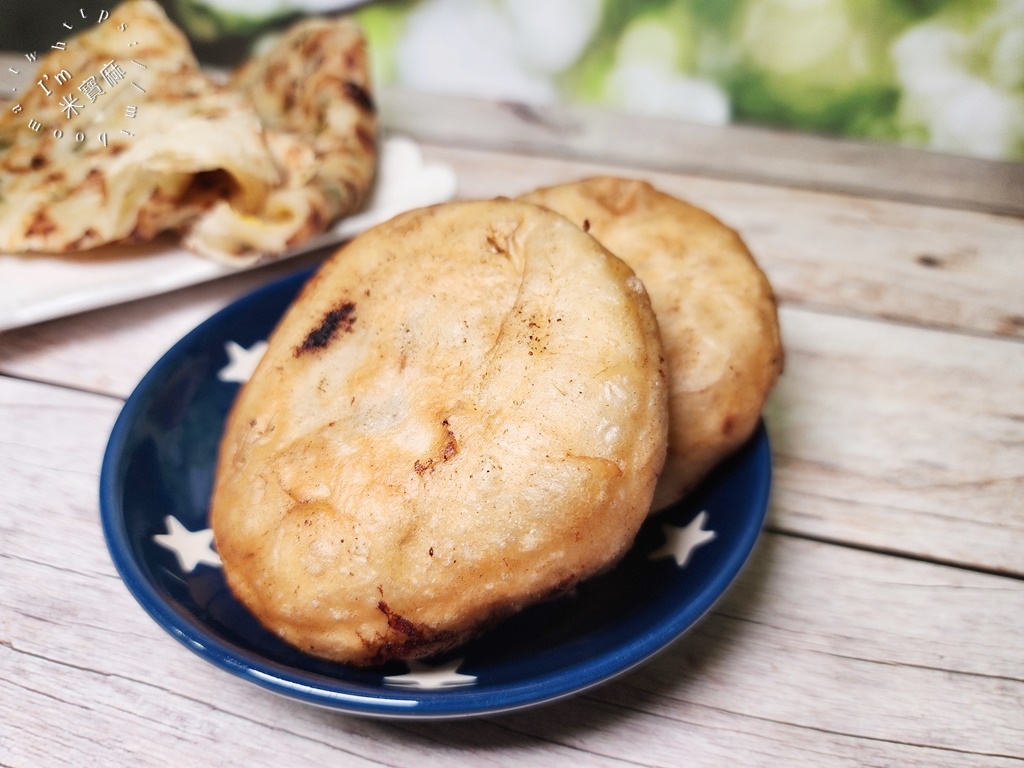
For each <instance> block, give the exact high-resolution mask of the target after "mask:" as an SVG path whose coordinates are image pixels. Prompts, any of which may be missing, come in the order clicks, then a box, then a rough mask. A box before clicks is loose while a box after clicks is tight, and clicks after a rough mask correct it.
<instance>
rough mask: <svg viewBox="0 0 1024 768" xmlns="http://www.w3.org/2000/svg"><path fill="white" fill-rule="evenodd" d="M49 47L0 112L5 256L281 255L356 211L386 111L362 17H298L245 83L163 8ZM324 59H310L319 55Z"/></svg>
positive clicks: (134, 9) (120, 10) (135, 8)
mask: <svg viewBox="0 0 1024 768" xmlns="http://www.w3.org/2000/svg"><path fill="white" fill-rule="evenodd" d="M87 30H88V31H85V32H82V33H81V34H77V35H74V36H69V37H68V39H67V40H66V41H64V42H62V45H63V48H60V49H51V50H50V51H49V52H48V53H47V55H45V56H43V57H42V58H41V59H40V60H39V64H38V71H37V73H36V75H35V79H36V80H38V81H39V83H41V85H39V84H37V85H35V86H33V87H32V88H30V89H28V90H27V91H26V92H25V93H24V94H22V95H21V96H20V97H19V100H18V102H17V103H16V104H15V103H10V102H8V103H5V104H4V109H3V111H2V113H0V147H2V148H3V151H2V152H0V252H6V253H21V252H48V253H63V252H72V251H84V250H88V249H91V248H94V247H96V246H100V245H105V244H109V243H132V242H141V241H147V240H151V239H153V238H154V237H155V236H156V235H158V234H159V233H161V232H164V231H171V232H176V233H180V234H181V235H183V236H184V242H185V244H186V245H187V246H188V247H189V248H191V249H192V250H194V251H196V252H199V253H202V254H204V255H206V256H209V257H212V258H215V259H218V260H225V261H230V262H233V263H246V262H252V261H254V260H258V259H260V258H266V257H273V256H276V255H279V254H281V253H283V252H284V251H285V250H287V248H289V247H290V246H292V245H295V244H297V243H299V242H301V241H302V240H304V239H306V238H308V237H310V236H311V235H313V234H317V233H319V232H322V231H323V230H324V229H325V228H326V227H327V225H328V224H329V223H330V222H331V221H332V220H333V219H334V218H337V217H338V216H341V215H344V214H345V213H348V212H350V211H353V210H355V209H356V208H357V207H358V206H359V205H360V204H361V202H362V199H363V197H364V196H365V194H366V192H367V190H368V189H369V187H370V184H371V182H372V178H373V168H374V164H375V160H376V146H375V134H376V118H375V115H374V109H373V103H372V99H371V98H370V96H369V93H370V84H369V76H368V66H367V62H366V55H365V47H364V44H363V40H362V37H361V35H360V33H359V30H358V28H357V27H355V25H354V23H353V22H351V21H349V20H346V19H339V20H333V21H323V20H312V21H308V22H302V23H300V24H299V25H298V26H297V27H296V28H295V29H293V30H291V31H290V32H288V33H287V34H285V35H284V36H282V38H281V39H280V40H279V41H278V42H277V43H276V44H275V45H274V46H273V47H272V48H271V49H270V50H269V51H268V52H267V53H265V54H263V55H262V56H260V57H258V58H257V59H255V60H254V61H252V62H250V63H249V64H247V65H246V66H245V68H244V70H243V71H241V72H239V73H238V75H237V78H236V81H235V82H233V83H230V82H226V81H225V80H223V79H218V78H216V77H213V76H211V75H208V74H207V73H205V72H203V71H201V70H200V68H199V64H198V62H197V61H196V59H195V57H194V56H193V54H192V51H191V49H190V47H189V44H188V41H187V39H186V38H185V36H184V35H183V34H182V33H181V32H180V31H179V30H178V29H177V28H176V27H175V26H174V25H173V24H172V23H171V22H170V21H169V20H168V19H167V17H166V15H165V14H164V12H163V10H162V9H161V8H160V6H159V5H158V4H157V3H155V2H152V0H130V1H129V2H125V3H122V4H121V5H118V6H117V7H116V8H115V9H114V10H113V11H112V12H111V13H110V15H109V18H105V19H104V20H103V21H102V22H101V23H96V24H92V25H91V26H90V27H88V28H87ZM310 55H312V58H309V57H310Z"/></svg>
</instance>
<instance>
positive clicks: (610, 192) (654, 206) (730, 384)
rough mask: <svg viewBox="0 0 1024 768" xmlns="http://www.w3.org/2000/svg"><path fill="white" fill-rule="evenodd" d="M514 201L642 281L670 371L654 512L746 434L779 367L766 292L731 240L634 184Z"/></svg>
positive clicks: (593, 184)
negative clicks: (603, 250) (561, 219)
mask: <svg viewBox="0 0 1024 768" xmlns="http://www.w3.org/2000/svg"><path fill="white" fill-rule="evenodd" d="M521 199H522V200H527V201H529V202H532V203H537V204H539V205H543V206H545V207H547V208H550V209H552V210H554V211H557V212H558V213H561V214H562V215H564V216H566V217H567V218H569V219H571V220H572V221H573V222H575V223H576V224H577V225H579V226H581V227H582V228H583V229H585V230H587V231H588V232H590V234H592V235H593V236H594V237H596V238H597V239H598V240H599V241H600V242H601V243H602V244H603V245H604V246H605V247H607V248H608V249H609V250H611V251H612V252H613V253H615V254H616V255H617V256H619V257H620V258H622V259H623V260H625V262H626V263H627V264H629V265H630V266H631V267H632V268H633V269H634V270H635V271H636V274H637V275H638V276H639V277H640V279H641V280H643V282H644V285H646V286H647V290H648V291H649V292H650V296H651V304H652V305H653V306H654V312H655V314H656V316H657V318H658V325H659V327H660V328H661V336H662V342H663V343H664V345H665V356H666V361H667V364H668V373H669V390H670V394H669V412H670V426H669V447H668V457H667V459H666V461H665V470H664V472H663V475H662V477H661V479H660V481H659V483H658V489H657V493H656V497H655V503H654V509H655V510H657V509H660V508H663V507H664V506H666V505H667V504H669V503H672V502H673V501H676V500H678V499H679V498H680V497H681V496H683V495H684V494H685V493H687V492H688V491H690V490H692V489H693V488H694V487H695V486H696V485H697V484H698V483H699V482H700V480H701V479H702V478H704V476H705V475H707V473H708V472H709V471H710V470H711V469H712V468H713V467H714V466H715V465H716V464H718V463H719V462H720V461H721V460H722V459H723V458H724V457H726V456H728V455H729V454H730V453H732V452H733V451H735V450H736V449H737V448H738V447H739V446H740V445H742V444H743V443H744V442H745V441H746V440H747V438H748V437H750V435H751V433H752V432H753V430H754V428H755V427H756V426H757V422H758V418H759V416H760V413H761V407H762V406H763V404H764V401H765V399H766V398H767V396H768V394H769V392H770V391H771V389H772V386H773V385H774V383H775V380H776V378H777V377H778V375H779V374H780V373H781V371H782V364H783V352H782V344H781V340H780V338H779V324H778V314H777V310H776V305H775V298H774V296H773V294H772V289H771V286H770V285H769V284H768V280H767V279H766V278H765V276H764V274H763V273H762V272H761V270H760V269H759V268H758V266H757V264H756V262H755V261H754V259H753V257H752V256H751V255H750V252H749V251H748V250H747V248H746V246H745V245H744V244H743V241H742V240H741V239H740V237H739V235H738V234H736V232H734V231H733V230H731V229H730V228H729V227H727V226H725V225H724V224H723V223H722V222H720V221H719V220H718V219H716V218H715V217H714V216H712V215H711V214H709V213H707V212H706V211H703V210H701V209H699V208H696V207H694V206H692V205H689V204H687V203H685V202H683V201H682V200H678V199H676V198H674V197H672V196H670V195H667V194H665V193H663V192H660V191H658V190H656V189H655V188H654V187H652V186H651V185H650V184H647V183H646V182H643V181H635V180H629V179H619V178H611V177H601V178H593V179H588V180H584V181H580V182H577V183H572V184H565V185H562V186H556V187H549V188H546V189H540V190H537V191H535V192H533V193H531V194H528V195H524V196H523V197H522V198H521Z"/></svg>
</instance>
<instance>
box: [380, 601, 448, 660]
mask: <svg viewBox="0 0 1024 768" xmlns="http://www.w3.org/2000/svg"><path fill="white" fill-rule="evenodd" d="M377 610H379V611H380V612H381V613H383V614H384V616H385V617H386V618H387V620H388V639H387V640H385V642H384V643H383V645H382V648H381V649H380V650H379V651H378V653H377V657H378V661H387V660H389V659H392V658H404V657H407V656H408V655H409V654H415V651H416V650H417V649H420V648H433V647H439V648H444V647H445V646H450V645H451V644H452V643H453V642H454V641H455V640H456V639H457V637H458V635H457V633H455V632H451V631H448V630H438V629H436V628H434V627H430V626H427V625H426V624H417V623H416V622H413V621H410V620H409V619H407V618H406V617H405V616H402V615H401V614H399V613H396V612H395V611H393V610H392V609H391V608H390V607H389V606H388V604H387V603H386V602H384V600H383V599H382V600H378V601H377Z"/></svg>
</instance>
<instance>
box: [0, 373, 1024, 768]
mask: <svg viewBox="0 0 1024 768" xmlns="http://www.w3.org/2000/svg"><path fill="white" fill-rule="evenodd" d="M68 408H73V409H74V410H75V411H76V412H77V413H79V414H81V416H80V418H79V419H77V420H76V421H77V425H76V426H75V427H73V428H69V426H68V419H67V418H66V417H65V414H66V411H65V409H68ZM116 409H117V402H116V400H114V399H112V398H105V397H99V396H95V395H90V394H85V393H79V392H70V391H66V390H55V389H54V388H52V387H48V386H45V385H40V384H34V383H29V382H19V381H12V380H10V379H0V420H2V422H3V423H4V424H5V425H6V428H5V439H4V441H3V443H2V444H0V450H2V451H3V453H2V455H0V471H2V472H3V476H2V478H0V480H2V482H0V488H2V489H4V490H3V492H4V494H5V496H6V497H7V501H8V502H9V501H10V500H11V499H14V500H18V499H22V500H25V499H27V500H28V503H25V502H22V503H16V504H13V505H12V504H10V503H7V504H5V511H6V514H5V515H4V516H3V518H2V519H0V525H2V526H3V529H2V535H0V560H2V563H3V567H2V568H0V721H2V722H3V723H4V729H3V730H2V731H0V763H3V764H4V765H11V766H27V765H32V766H50V765H94V764H95V765H105V766H116V765H133V766H134V765H144V766H148V765H167V764H185V765H194V764H200V763H201V762H203V763H214V764H217V765H227V766H235V765H238V766H242V765H246V764H248V765H251V764H253V762H254V761H255V763H257V764H264V763H266V762H268V761H269V760H275V761H277V760H280V761H281V762H283V763H285V764H292V763H295V762H298V761H301V760H306V761H318V762H326V760H327V759H329V758H333V759H335V760H336V759H339V758H340V759H343V760H346V761H348V762H347V763H346V764H353V765H403V764H410V763H411V762H415V764H422V765H426V766H442V765H474V766H475V765H495V766H513V765H536V764H537V761H538V760H541V759H549V760H554V761H557V760H563V761H567V760H581V761H583V762H584V763H585V764H588V765H590V764H593V765H600V766H612V765H627V764H628V765H650V766H655V765H661V766H668V765H678V764H679V760H681V759H683V758H684V757H685V758H686V760H687V763H688V764H692V765H697V766H703V765H709V766H710V765H721V764H722V763H723V761H724V762H729V763H731V764H742V765H769V764H770V765H779V764H784V765H808V766H810V765H814V766H863V765H872V764H875V765H894V764H899V765H905V766H939V767H942V766H967V767H968V768H970V767H972V766H1010V765H1019V763H1020V761H1021V760H1024V730H1022V728H1024V723H1022V721H1021V720H1020V717H1019V702H1020V700H1021V697H1024V636H1022V635H1021V633H1020V632H1019V627H1018V621H1017V618H1016V617H1019V616H1020V615H1022V611H1024V581H1022V580H1020V579H1014V578H1009V577H1005V576H996V575H989V574H981V573H974V572H971V571H967V570H963V569H958V568H952V567H948V566H943V565H936V564H930V563H922V562H917V561H913V560H907V559H902V558H898V557H892V556H889V555H884V554H876V553H870V552H863V551H857V550H854V549H848V548H844V547H838V546H834V545H829V544H824V543H820V542H815V541H805V540H800V539H794V538H791V537H788V536H785V535H778V534H768V535H766V536H765V537H764V539H763V541H762V543H761V546H760V547H759V548H758V549H757V551H756V553H755V556H754V558H753V560H752V562H751V563H750V564H749V566H748V568H747V569H746V570H745V571H744V573H743V574H742V575H741V577H740V580H739V581H738V582H737V584H736V585H735V586H734V588H733V589H732V590H731V591H730V592H729V593H728V595H727V597H726V598H725V600H724V601H723V602H722V603H721V604H720V605H719V606H717V607H716V608H715V610H714V611H713V612H712V614H711V615H710V616H709V617H708V618H707V619H706V620H705V621H704V622H702V623H701V624H700V625H699V626H698V627H697V628H696V629H695V630H694V631H693V632H692V633H691V634H690V635H688V636H687V637H686V638H684V639H683V640H681V641H680V642H678V643H677V644H675V645H674V646H672V648H670V649H669V650H667V651H666V652H665V653H663V654H662V655H660V656H658V657H657V658H656V659H654V660H653V661H651V662H649V663H648V664H646V665H644V666H642V667H641V668H640V669H638V670H636V671H634V672H633V673H631V674H629V675H627V676H626V677H624V678H622V679H620V680H618V681H616V682H613V683H611V684H609V685H606V686H604V687H601V688H599V689H597V690H595V691H592V692H590V693H587V694H585V695H582V696H578V697H574V698H572V699H569V700H567V701H565V702H562V703H559V704H555V705H552V706H549V707H545V708H542V709H538V710H534V711H527V712H522V713H518V714H513V715H507V716H503V717H496V718H488V719H486V720H484V721H474V722H464V723H429V724H422V723H421V724H393V723H383V722H372V721H367V720H362V719H358V718H351V717H344V716H339V715H336V714H334V713H331V712H327V711H324V710H320V709H316V708H313V707H308V706H305V705H301V704H298V703H296V702H291V701H288V700H285V699H283V698H280V697H277V696H274V695H272V694H270V693H268V692H265V691H261V690H258V689H256V688H255V687H253V686H251V685H249V684H247V683H245V682H243V681H241V680H238V679H235V678H233V677H231V676H229V675H227V674H226V673H224V672H222V671H220V670H217V669H215V668H214V667H212V666H210V665H208V664H207V663H206V662H204V661H202V660H201V659H199V658H198V657H196V656H194V655H193V654H191V653H189V652H188V651H187V650H186V649H185V648H183V647H182V646H180V645H179V644H178V643H177V642H175V641H174V640H173V639H172V638H170V637H169V636H167V635H165V634H164V633H163V631H162V630H160V629H159V628H158V627H157V626H156V625H155V624H154V623H153V622H152V621H151V620H150V619H149V618H148V617H147V616H146V615H145V614H144V612H143V611H142V609H141V608H140V607H139V606H137V605H136V604H135V603H134V601H133V600H132V598H131V597H130V596H129V594H128V593H127V590H126V589H125V588H124V586H123V585H122V584H121V583H120V581H119V580H118V579H117V577H116V575H115V573H114V571H113V566H112V565H111V564H110V562H109V558H108V557H107V555H106V552H105V549H104V546H103V542H102V536H101V533H100V529H99V521H98V517H97V514H96V510H95V508H94V504H95V502H94V501H93V500H94V499H95V492H94V490H95V488H94V486H95V482H96V472H97V467H98V459H99V451H100V449H101V447H102V444H103V442H104V439H105V431H106V429H107V428H108V427H109V424H110V422H111V420H112V418H113V417H114V415H115V413H116ZM41 482H42V483H44V485H43V488H44V489H45V488H49V489H52V490H50V491H49V492H47V491H45V490H40V491H34V492H31V494H30V492H29V490H28V489H31V488H36V487H37V486H38V485H39V484H40V483H41ZM87 491H88V493H87Z"/></svg>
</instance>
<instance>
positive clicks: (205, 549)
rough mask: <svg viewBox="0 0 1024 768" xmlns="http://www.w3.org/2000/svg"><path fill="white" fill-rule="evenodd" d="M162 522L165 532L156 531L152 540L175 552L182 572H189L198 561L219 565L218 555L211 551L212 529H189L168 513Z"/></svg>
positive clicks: (194, 567)
mask: <svg viewBox="0 0 1024 768" xmlns="http://www.w3.org/2000/svg"><path fill="white" fill-rule="evenodd" d="M164 523H165V524H166V525H167V533H158V534H156V535H155V536H153V540H154V541H155V542H156V543H157V544H159V545H160V546H161V547H163V548H164V549H169V550H171V551H172V552H173V553H174V554H175V556H176V557H177V558H178V565H179V566H180V567H181V570H182V571H183V572H185V573H191V572H192V571H194V570H195V569H196V566H197V565H199V564H200V563H206V564H207V565H213V566H218V567H219V566H220V564H221V563H220V555H218V554H217V553H216V552H214V551H213V530H211V529H210V528H203V529H202V530H199V531H190V530H189V529H188V528H186V527H185V526H184V525H182V524H181V523H180V522H178V519H177V518H176V517H171V516H170V515H168V516H167V517H165V518H164Z"/></svg>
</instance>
